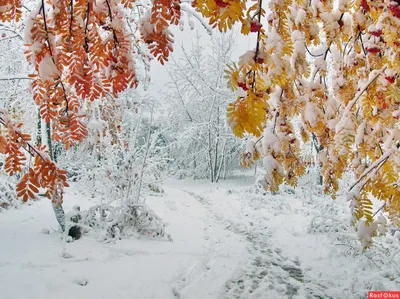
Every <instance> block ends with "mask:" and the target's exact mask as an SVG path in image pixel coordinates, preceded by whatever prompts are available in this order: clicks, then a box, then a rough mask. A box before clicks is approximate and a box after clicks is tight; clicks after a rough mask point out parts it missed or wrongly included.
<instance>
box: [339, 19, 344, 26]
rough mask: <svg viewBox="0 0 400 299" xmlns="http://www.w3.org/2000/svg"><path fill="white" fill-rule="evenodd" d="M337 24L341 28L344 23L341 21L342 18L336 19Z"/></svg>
mask: <svg viewBox="0 0 400 299" xmlns="http://www.w3.org/2000/svg"><path fill="white" fill-rule="evenodd" d="M338 24H339V27H340V28H342V27H343V25H344V23H343V21H342V20H339V21H338Z"/></svg>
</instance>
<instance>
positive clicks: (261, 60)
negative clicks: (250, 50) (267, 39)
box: [256, 57, 264, 64]
mask: <svg viewBox="0 0 400 299" xmlns="http://www.w3.org/2000/svg"><path fill="white" fill-rule="evenodd" d="M256 62H257V63H259V64H263V63H264V58H262V57H257V59H256Z"/></svg>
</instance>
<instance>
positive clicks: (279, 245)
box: [0, 178, 400, 299]
mask: <svg viewBox="0 0 400 299" xmlns="http://www.w3.org/2000/svg"><path fill="white" fill-rule="evenodd" d="M252 184H253V180H252V178H249V179H248V181H246V178H245V179H243V178H240V180H237V181H229V182H222V183H220V184H209V183H206V182H198V181H195V182H193V181H176V180H171V181H168V182H166V183H165V185H164V186H163V188H164V191H165V193H164V194H163V196H159V197H156V196H154V197H148V198H147V203H148V204H149V206H150V207H151V208H152V209H153V210H154V211H155V212H156V213H157V215H158V216H160V218H161V219H163V220H164V221H165V222H166V223H168V227H167V228H166V231H167V232H168V233H169V234H171V236H172V238H173V242H169V241H164V240H148V239H145V238H141V239H135V238H131V239H124V240H118V241H116V242H115V243H103V242H101V239H102V238H101V236H98V235H95V233H94V232H90V233H89V234H88V235H85V236H84V237H83V238H82V239H80V240H78V241H75V242H72V243H65V242H64V241H63V240H62V238H61V237H60V234H59V233H56V232H55V231H56V229H57V223H56V220H55V219H54V214H53V211H52V208H51V205H50V203H49V202H48V201H47V200H46V199H43V200H40V201H39V202H36V203H33V204H32V205H31V206H28V205H25V206H22V207H20V208H19V209H17V210H10V211H7V212H4V213H0V277H1V280H0V298H1V299H3V298H5V299H26V298H29V299H53V298H57V299H70V298H85V299H102V298H104V299H118V298H123V299H256V298H257V299H286V298H288V299H308V298H323V299H329V298H332V299H336V298H345V299H347V298H349V299H358V298H366V293H367V291H368V290H370V289H373V288H375V289H391V290H396V289H400V285H399V283H397V282H396V281H390V280H389V279H388V278H387V277H385V275H386V276H387V275H389V274H390V275H395V274H396V273H395V272H393V271H394V268H387V269H383V270H384V271H380V270H379V269H377V268H376V265H375V263H376V262H379V261H376V262H375V261H372V260H371V258H370V257H364V256H361V255H358V254H356V255H351V254H347V255H345V254H344V250H343V248H342V246H341V247H339V246H336V245H335V244H333V242H332V237H331V236H330V235H329V234H328V233H325V231H326V230H328V231H332V227H335V223H336V222H334V221H336V220H335V219H339V220H340V219H341V220H343V219H344V217H345V215H348V207H347V203H345V202H344V204H341V203H340V200H339V203H338V202H335V203H334V202H333V201H331V200H327V199H326V198H323V197H319V195H318V196H317V195H315V194H314V193H313V192H311V191H310V190H311V189H310V188H308V189H307V188H305V189H304V188H303V189H302V190H303V191H302V190H299V191H296V192H294V191H293V190H286V191H285V190H283V191H282V192H281V193H280V194H277V195H274V196H272V195H268V194H266V195H265V194H260V193H257V192H254V189H252V188H249V186H251V185H252ZM252 190H253V191H252ZM304 190H308V191H307V192H308V193H307V192H305V191H304ZM98 203H99V200H98V199H96V198H93V199H88V198H85V197H83V196H82V195H81V194H80V193H78V192H77V191H76V190H74V188H69V189H68V190H67V193H66V196H65V210H66V211H67V212H68V211H71V209H72V207H73V206H74V205H80V206H81V208H82V210H85V209H87V208H88V207H90V206H93V205H95V204H98ZM321 217H322V218H321ZM321 219H323V221H322V222H321ZM326 219H328V220H331V222H329V221H325V220H326ZM313 220H314V222H315V223H317V222H318V225H316V226H314V227H311V226H310V225H311V223H312V222H313ZM332 221H333V222H332ZM311 228H312V229H313V230H312V229H311ZM43 229H45V230H43ZM46 229H47V230H49V231H50V233H49V234H46V233H44V232H45V231H46ZM348 235H349V238H350V237H353V236H354V234H353V233H352V232H350V234H348ZM396 244H398V243H396ZM394 264H395V263H393V262H392V261H390V262H389V263H387V265H394ZM388 273H389V274H388Z"/></svg>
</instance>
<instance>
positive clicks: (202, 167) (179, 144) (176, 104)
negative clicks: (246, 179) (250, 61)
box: [163, 34, 241, 182]
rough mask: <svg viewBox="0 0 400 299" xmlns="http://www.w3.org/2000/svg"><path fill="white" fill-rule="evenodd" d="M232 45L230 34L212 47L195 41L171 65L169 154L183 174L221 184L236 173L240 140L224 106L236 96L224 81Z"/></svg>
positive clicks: (166, 94) (166, 93)
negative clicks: (189, 48) (229, 174)
mask: <svg viewBox="0 0 400 299" xmlns="http://www.w3.org/2000/svg"><path fill="white" fill-rule="evenodd" d="M234 46H235V43H234V37H233V35H232V34H230V35H217V36H214V37H211V46H210V47H205V46H202V44H201V40H200V37H197V38H196V40H195V42H194V43H193V44H192V49H191V51H188V50H186V49H184V48H183V47H182V48H181V50H182V51H181V52H182V54H181V55H180V56H175V57H172V60H171V62H170V63H169V66H168V73H169V78H170V82H169V83H168V84H167V85H166V88H165V89H164V91H163V94H164V102H165V103H166V105H167V106H168V108H167V109H166V119H165V123H166V124H167V127H168V128H169V129H168V131H167V135H168V144H169V146H170V151H169V153H170V154H169V156H170V157H171V158H172V159H173V160H174V161H173V165H174V167H177V168H178V171H179V172H180V174H181V175H192V176H193V175H194V176H195V177H197V178H208V179H210V180H211V182H217V181H218V180H219V179H220V178H221V177H225V175H226V173H228V172H230V171H231V170H233V169H237V165H238V163H237V161H238V156H239V149H240V147H241V142H240V141H239V140H237V139H236V138H235V136H234V135H233V134H232V132H231V130H230V129H229V127H228V126H227V125H226V106H227V105H228V103H229V102H230V101H231V99H232V97H233V96H234V93H233V92H232V91H231V90H229V89H228V88H227V86H226V82H225V80H224V68H225V65H226V64H228V63H230V62H231V55H232V51H233V49H234ZM235 158H236V159H235ZM224 174H225V175H224Z"/></svg>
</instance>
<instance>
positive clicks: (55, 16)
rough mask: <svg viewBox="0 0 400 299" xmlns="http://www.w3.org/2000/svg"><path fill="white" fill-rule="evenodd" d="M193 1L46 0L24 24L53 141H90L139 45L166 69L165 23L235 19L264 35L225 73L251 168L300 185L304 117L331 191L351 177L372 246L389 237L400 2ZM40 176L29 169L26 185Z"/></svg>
mask: <svg viewBox="0 0 400 299" xmlns="http://www.w3.org/2000/svg"><path fill="white" fill-rule="evenodd" d="M191 4H192V6H191V7H190V6H189V5H187V3H181V2H176V1H172V0H156V1H151V2H150V1H149V3H147V2H146V3H137V2H135V1H132V0H121V1H117V0H98V1H97V0H96V1H95V0H71V1H55V0H50V1H46V2H45V1H44V0H42V1H40V2H39V5H38V6H37V7H36V9H33V10H32V12H31V13H30V14H29V17H28V18H27V20H26V22H25V23H26V33H27V34H26V37H27V38H26V40H25V42H26V43H27V50H26V54H27V57H28V59H29V61H30V62H31V63H32V64H33V65H34V67H35V73H34V74H32V75H31V77H32V78H33V84H32V89H33V91H34V99H35V103H36V104H37V105H38V106H39V107H40V110H41V115H42V117H43V119H44V120H45V121H46V122H48V123H49V122H50V121H51V123H52V129H53V130H52V131H53V132H52V133H53V134H52V137H53V138H54V139H55V140H58V141H60V142H62V143H63V144H65V146H66V147H67V148H68V147H70V146H72V145H74V144H76V143H77V142H80V141H82V140H83V139H84V138H85V137H86V135H87V129H86V127H85V124H84V123H83V122H82V121H81V118H82V109H83V107H85V105H86V104H87V103H88V102H90V101H93V100H95V99H99V98H102V99H103V98H106V99H107V98H108V99H109V98H110V97H105V95H111V96H112V97H111V99H112V98H115V97H116V96H117V95H118V93H119V92H121V91H123V90H125V89H126V88H128V87H135V86H136V85H137V83H138V81H137V78H136V70H135V63H134V59H133V55H132V53H137V54H138V56H140V57H145V56H146V55H145V54H144V53H143V52H141V50H140V47H139V46H140V45H141V44H143V43H146V44H147V45H148V48H149V51H150V53H151V54H152V55H153V56H155V57H157V59H158V60H159V61H160V62H161V63H164V62H165V61H166V60H167V59H168V55H169V54H170V52H171V51H172V50H173V47H172V45H173V36H172V34H171V32H170V30H169V26H170V25H178V24H179V22H180V21H181V16H182V13H183V12H184V11H185V12H186V13H187V14H188V15H189V16H195V17H197V18H198V19H200V20H202V19H201V18H200V17H199V15H202V16H204V17H205V18H207V19H208V21H209V24H210V25H211V26H212V27H213V28H215V27H217V28H218V29H219V30H220V31H227V30H229V29H231V28H232V26H233V25H234V24H239V25H241V27H242V33H243V34H249V33H252V34H254V35H256V45H255V49H254V50H252V51H248V52H246V53H245V54H244V55H243V56H242V57H241V59H240V60H239V63H238V64H237V65H236V64H233V65H232V66H231V67H230V69H229V71H228V74H227V77H228V81H229V85H230V86H231V88H232V89H233V90H239V91H240V92H241V94H239V95H238V97H237V99H236V101H235V102H234V103H232V104H231V105H230V106H229V107H228V116H229V120H230V124H231V126H232V128H233V131H234V133H235V134H236V135H237V136H239V137H243V136H244V135H245V134H250V135H254V136H255V137H257V138H261V139H258V140H256V141H255V142H254V146H252V147H250V146H249V147H248V151H247V152H246V153H244V155H243V164H244V165H249V164H251V163H253V161H254V160H256V159H259V158H262V159H263V163H264V166H265V168H266V171H267V176H266V183H267V184H266V185H267V186H268V188H269V189H271V190H273V191H274V190H277V189H278V186H279V185H280V184H281V183H283V182H284V181H285V182H287V183H289V184H291V185H296V182H297V177H298V176H299V175H301V174H303V173H304V172H305V167H304V165H303V163H302V162H301V160H300V159H299V155H300V142H299V139H300V138H299V136H297V134H296V133H295V128H294V126H293V123H292V121H293V119H294V118H295V117H296V116H300V117H301V119H302V126H301V128H300V135H301V137H302V138H303V139H308V138H310V136H315V138H316V140H317V143H318V144H319V145H320V146H321V147H320V148H321V151H320V154H319V160H320V163H321V164H322V176H323V184H324V190H325V192H327V193H329V194H331V195H332V196H333V197H334V196H335V194H336V192H337V189H338V179H340V178H341V176H342V174H343V173H344V172H345V171H353V172H354V174H355V177H356V180H355V183H354V184H353V185H352V187H351V188H350V190H349V191H350V192H349V194H350V196H349V199H351V203H352V204H351V207H352V213H353V216H354V217H353V223H354V224H355V225H356V226H357V227H358V231H359V235H360V239H361V240H362V241H363V242H364V244H366V245H368V244H369V243H370V240H371V236H373V235H376V234H377V232H378V231H379V232H384V230H385V229H384V224H385V222H384V221H381V220H379V221H376V220H375V218H374V214H373V211H372V204H371V200H370V198H371V196H374V197H376V198H378V199H379V200H381V201H382V202H383V206H382V208H381V209H380V210H381V211H382V212H383V211H384V212H387V213H388V215H389V216H388V217H389V219H390V221H391V222H392V223H393V224H396V225H399V224H400V220H399V219H400V217H399V216H400V215H399V213H400V200H399V189H398V181H399V177H398V174H399V161H400V160H399V150H398V147H399V141H400V133H399V129H398V121H397V119H398V117H399V115H400V114H399V111H400V109H399V96H400V88H399V84H400V83H399V78H398V77H399V70H400V59H399V58H400V44H399V42H398V41H399V32H400V30H399V18H400V3H399V1H398V0H396V1H390V0H381V1H372V0H353V1H349V0H339V1H325V0H315V1H306V0H281V1H269V3H268V14H267V13H266V9H265V7H264V6H263V4H265V0H264V3H263V0H257V1H254V3H252V4H251V5H247V1H245V0H226V1H225V0H195V1H194V2H192V3H191ZM0 7H1V14H0V19H1V20H2V21H3V22H10V21H13V22H19V21H20V20H21V19H22V16H23V12H22V1H21V0H2V1H1V2H0ZM125 12H128V14H125ZM129 13H130V14H129ZM127 15H129V18H126V16H127ZM203 24H204V22H203ZM129 26H131V28H132V27H134V28H133V30H132V31H133V33H134V34H133V35H130V34H128V31H127V30H126V27H129ZM139 35H140V37H139ZM328 66H329V67H328ZM5 124H9V122H8V119H7V121H6V122H5ZM15 128H16V127H15V126H12V127H11V128H9V130H10V133H9V134H10V136H13V134H14V133H15V134H17V135H18V136H20V139H15V138H8V139H6V141H7V151H6V153H7V155H8V156H7V159H8V161H9V162H8V163H9V164H10V161H19V162H13V163H14V164H13V165H21V164H20V163H21V162H20V161H21V159H22V158H21V157H22V156H21V154H20V148H21V146H24V145H26V142H25V141H24V142H21V138H22V137H24V138H27V136H25V135H22V133H21V132H19V131H17V130H16V129H15ZM21 136H22V137H21ZM13 137H16V136H13ZM15 140H17V141H15ZM18 140H19V141H18ZM250 145H251V144H250ZM30 153H31V154H34V153H36V151H33V152H32V151H30ZM10 157H12V158H10ZM17 157H18V159H19V160H18V159H17ZM43 158H44V157H43ZM43 160H45V161H47V160H46V158H44V159H43ZM20 168H21V167H20V166H15V167H14V166H13V168H9V169H12V171H10V173H13V172H15V171H16V170H20ZM57 171H58V170H57ZM38 175H39V174H38V173H35V172H32V171H28V172H27V177H26V179H25V180H26V181H27V180H31V181H33V180H34V178H35V177H37V176H38ZM24 177H25V176H24ZM54 182H56V181H54V180H53V183H54ZM31 191H32V190H31ZM31 193H32V192H31ZM28 195H29V192H28ZM29 196H30V195H29ZM380 219H382V218H380ZM385 221H386V220H385Z"/></svg>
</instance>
